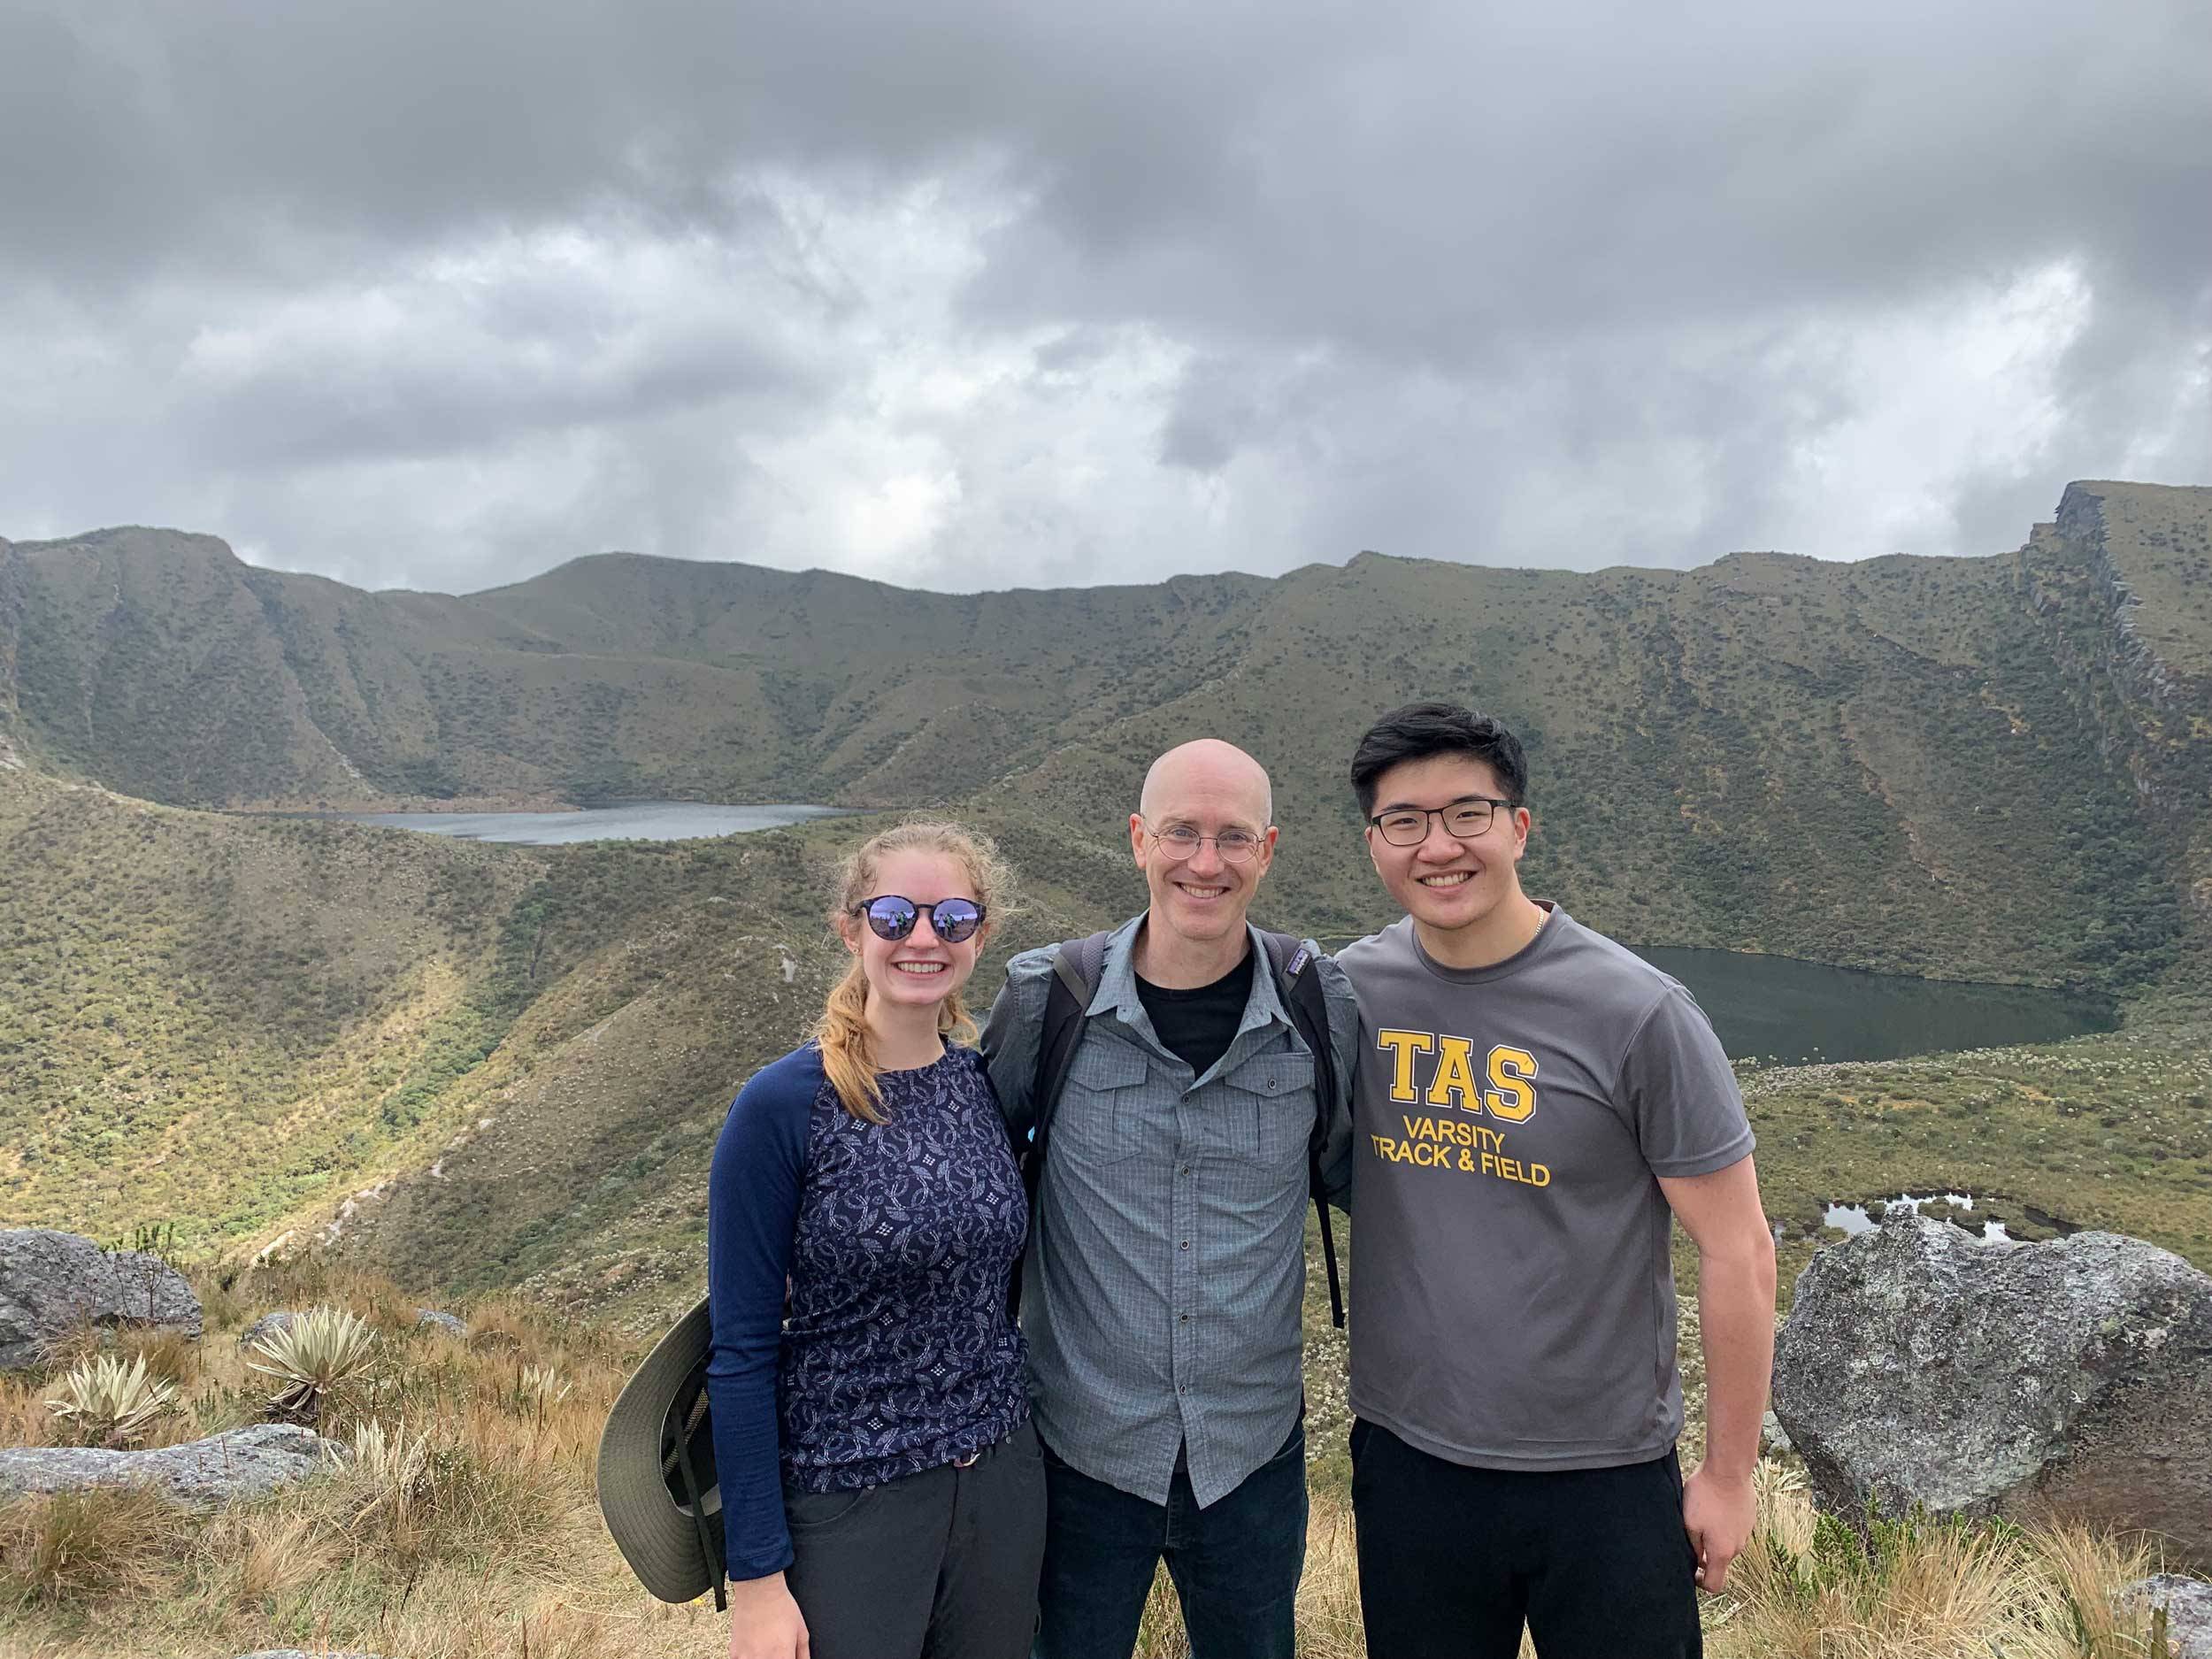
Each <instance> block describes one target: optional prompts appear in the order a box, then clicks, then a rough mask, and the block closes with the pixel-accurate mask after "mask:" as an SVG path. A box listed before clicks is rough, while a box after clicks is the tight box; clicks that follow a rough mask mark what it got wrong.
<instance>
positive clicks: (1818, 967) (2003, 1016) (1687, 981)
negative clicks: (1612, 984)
mask: <svg viewBox="0 0 2212 1659" xmlns="http://www.w3.org/2000/svg"><path fill="white" fill-rule="evenodd" d="M1636 954H1637V955H1638V956H1641V957H1643V958H1644V960H1645V961H1647V962H1648V963H1650V964H1652V965H1653V966H1655V967H1657V968H1659V969H1661V970H1663V972H1667V973H1671V974H1672V975H1673V976H1674V977H1675V978H1676V979H1679V980H1681V981H1682V983H1683V984H1684V985H1686V986H1687V987H1689V988H1690V994H1691V995H1693V996H1694V997H1696V998H1697V1000H1698V1005H1699V1006H1700V1007H1701V1008H1702V1009H1704V1010H1705V1013H1706V1017H1707V1018H1709V1019H1710V1020H1711V1021H1712V1022H1713V1029H1714V1030H1715V1031H1717V1033H1720V1041H1721V1046H1722V1047H1723V1048H1725V1049H1727V1050H1728V1053H1729V1056H1730V1057H1731V1058H1732V1059H1741V1058H1743V1057H1745V1056H1757V1057H1758V1058H1760V1059H1762V1060H1769V1059H1771V1060H1778V1061H1780V1062H1782V1063H1783V1064H1791V1065H1802V1064H1812V1063H1816V1062H1820V1061H1824V1060H1890V1059H1895V1058H1897V1057H1898V1056H1901V1055H1909V1054H1939V1053H1945V1052H1947V1051H1950V1050H1953V1049H1958V1048H1997V1047H2000V1046H2001V1045H2003V1044H2006V1043H2016V1042H2055V1041H2059V1040H2060V1039H2062V1038H2065V1037H2078V1036H2080V1035H2082V1034H2083V1033H2085V1032H2093V1031H2109V1030H2111V1029H2112V1028H2113V1025H2115V1024H2116V1022H2115V1021H2114V1019H2113V1018H2112V1016H2111V1012H2110V1010H2108V1009H2106V1008H2103V1007H2101V1006H2099V1005H2097V1004H2094V1003H2085V1002H2078V1001H2075V1000H2072V999H2070V998H2067V997H2064V996H2062V995H2059V994H2058V993H2056V992H2055V991H2039V990H2032V989H2029V988H2026V987H2021V986H2016V985H1955V984H1948V983H1946V982H1944V981H1941V980H1936V979H1913V978H1912V977H1910V976H1909V975H1906V974H1896V973H1863V972H1859V971H1858V970H1856V969H1854V968H1832V967H1828V966H1826V965H1825V964H1821V963H1817V962H1797V961H1793V960H1792V959H1791V958H1789V957H1787V956H1752V955H1748V954H1746V953H1743V952H1740V951H1733V950H1686V949H1678V948H1669V947H1658V946H1655V947H1651V948H1648V949H1638V950H1637V952H1636Z"/></svg>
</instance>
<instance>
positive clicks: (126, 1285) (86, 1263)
mask: <svg viewBox="0 0 2212 1659" xmlns="http://www.w3.org/2000/svg"><path fill="white" fill-rule="evenodd" d="M84 1325H152V1326H154V1327H155V1328H157V1329H159V1330H164V1331H175V1332H178V1333H181V1334H183V1335H185V1336H188V1337H190V1338H192V1339H193V1340H198V1339H199V1335H200V1299H199V1298H198V1297H197V1296H196V1295H194V1294H192V1286H189V1285H188V1284H187V1283H185V1279H184V1275H183V1274H181V1273H180V1272H179V1271H177V1270H176V1269H175V1268H173V1267H172V1266H170V1265H169V1263H166V1262H165V1261H163V1260H162V1259H161V1258H160V1257H159V1256H148V1255H144V1254H142V1253H141V1252H139V1251H136V1250H118V1251H115V1252H113V1253H112V1254H111V1253H110V1252H108V1251H105V1250H103V1249H102V1248H100V1247H99V1246H98V1245H96V1244H95V1243H94V1242H93V1241H92V1240H90V1239H83V1238H80V1237H78V1236H77V1235H76V1234H75V1233H57V1232H55V1231H54V1230H53V1229H51V1228H50V1227H26V1228H18V1229H13V1230H11V1231H8V1232H4V1233H0V1371H14V1370H19V1369H21V1368H22V1367H25V1366H28V1365H35V1364H37V1363H40V1362H41V1361H42V1359H44V1358H45V1356H46V1352H47V1350H48V1348H50V1346H51V1345H52V1344H53V1343H54V1342H56V1341H57V1340H59V1339H61V1338H63V1337H65V1336H67V1335H68V1334H69V1333H70V1332H72V1331H74V1330H77V1329H79V1328H80V1327H81V1326H84Z"/></svg>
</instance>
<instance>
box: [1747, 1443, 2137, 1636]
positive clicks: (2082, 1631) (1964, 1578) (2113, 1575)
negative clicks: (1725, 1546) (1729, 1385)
mask: <svg viewBox="0 0 2212 1659" xmlns="http://www.w3.org/2000/svg"><path fill="white" fill-rule="evenodd" d="M1760 1487H1761V1490H1760V1499H1761V1514H1760V1523H1759V1529H1758V1531H1757V1532H1756V1533H1755V1534H1754V1536H1753V1538H1752V1541H1751V1547H1750V1548H1748V1549H1747V1551H1746V1552H1745V1553H1744V1555H1743V1556H1742V1557H1741V1558H1740V1560H1739V1561H1738V1563H1737V1565H1736V1569H1735V1571H1734V1572H1733V1573H1732V1575H1731V1578H1730V1589H1729V1593H1728V1594H1726V1595H1725V1596H1724V1597H1723V1598H1720V1599H1719V1600H1718V1601H1717V1602H1709V1603H1708V1605H1707V1620H1706V1623H1707V1631H1708V1642H1707V1646H1708V1649H1709V1652H1710V1653H1711V1654H1712V1655H1714V1659H1990V1656H1991V1655H2005V1659H2153V1655H2152V1647H2151V1643H2150V1617H2149V1615H2148V1613H2147V1611H2145V1610H2143V1609H2137V1608H2132V1607H2129V1606H2126V1605H2124V1604H2123V1603H2122V1601H2120V1599H2119V1595H2118V1592H2119V1591H2120V1590H2122V1589H2123V1588H2124V1587H2125V1586H2127V1585H2129V1584H2131V1583H2132V1582H2133V1581H2134V1580H2136V1579H2138V1578H2142V1577H2144V1576H2145V1575H2147V1574H2148V1573H2150V1572H2152V1571H2155V1562H2154V1555H2153V1552H2152V1551H2151V1549H2150V1548H2148V1546H2147V1545H2146V1544H2144V1543H2142V1542H2141V1541H2139V1540H2132V1541H2131V1540H2116V1539H2112V1538H2109V1537H2106V1536H2102V1535H2100V1534H2096V1533H2092V1532H2088V1531H2086V1530H2085V1529H2083V1528H2080V1527H2078V1526H2066V1525H2054V1526H2050V1527H2047V1528H2041V1529H2037V1530H2033V1531H2028V1530H2024V1529H2022V1528H2019V1527H2016V1526H2011V1525H2004V1524H2001V1523H2000V1524H1993V1525H1978V1526H1974V1525H1964V1524H1962V1523H1943V1522H1930V1521H1909V1522H1903V1523H1899V1524H1895V1525H1878V1526H1877V1527H1876V1528H1875V1529H1874V1535H1873V1538H1872V1540H1871V1548H1867V1547H1866V1546H1864V1545H1863V1544H1862V1543H1861V1541H1860V1540H1859V1539H1858V1538H1857V1536H1856V1535H1855V1534H1854V1533H1853V1532H1851V1531H1850V1530H1849V1529H1848V1528H1847V1527H1846V1526H1844V1525H1842V1524H1841V1523H1839V1522H1838V1521H1835V1520H1833V1519H1831V1518H1826V1517H1820V1516H1818V1515H1816V1513H1815V1512H1814V1509H1813V1507H1812V1503H1811V1502H1810V1500H1809V1498H1808V1496H1807V1494H1806V1493H1805V1491H1804V1488H1803V1486H1802V1485H1801V1483H1800V1482H1799V1481H1797V1480H1796V1479H1795V1478H1794V1477H1792V1476H1786V1475H1783V1474H1782V1473H1781V1472H1780V1471H1777V1470H1775V1469H1773V1468H1772V1467H1771V1466H1763V1468H1762V1471H1761V1479H1760ZM2156 1659H2165V1655H2157V1656H2156Z"/></svg>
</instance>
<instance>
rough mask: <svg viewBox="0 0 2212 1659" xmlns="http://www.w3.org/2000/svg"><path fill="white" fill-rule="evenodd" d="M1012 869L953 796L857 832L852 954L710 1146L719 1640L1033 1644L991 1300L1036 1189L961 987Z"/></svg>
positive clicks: (1022, 1456)
mask: <svg viewBox="0 0 2212 1659" xmlns="http://www.w3.org/2000/svg"><path fill="white" fill-rule="evenodd" d="M1006 886H1007V881H1006V870H1005V866H1004V864H1002V862H1001V860H1000V858H999V856H998V854H997V852H996V849H994V848H993V847H992V846H991V844H990V842H989V841H987V840H985V839H984V838H983V837H982V836H980V835H976V834H972V833H969V832H967V831H965V830H963V829H960V828H958V827H957V826H953V825H949V824H933V823H923V824H904V825H901V826H898V827H896V828H895V829H890V830H886V831H885V832H883V833H881V834H879V835H876V836H874V837H872V838H871V839H870V840H869V841H867V842H866V843H865V844H864V845H863V846H862V847H861V848H860V849H859V850H858V851H857V852H856V853H855V854H853V856H851V857H849V858H848V859H847V860H846V861H845V864H844V867H843V870H842V871H841V875H840V880H839V885H838V890H837V896H836V900H835V903H834V905H833V910H832V913H831V920H832V922H833V925H834V926H835V927H836V929H837V933H838V937H839V938H840V939H841V941H843V943H844V946H845V949H847V950H848V951H849V952H850V953H851V956H852V962H851V965H850V966H849V968H848V969H847V970H846V972H845V975H844V977H843V978H842V979H840V980H839V981H838V983H837V985H836V987H835V988H833V990H832V991H831V992H830V994H829V997H828V1000H827V1002H826V1005H825V1006H824V1008H823V1010H822V1013H821V1017H820V1018H819V1019H818V1020H817V1021H816V1023H815V1025H814V1030H813V1034H812V1036H811V1037H810V1040H809V1041H807V1042H806V1043H805V1045H804V1046H803V1047H801V1048H797V1049H795V1050H794V1051H793V1052H792V1053H790V1054H787V1055H786V1056H784V1057H783V1058H782V1059H780V1060H778V1061H776V1062H775V1063H774V1064H771V1065H769V1066H767V1067H766V1068H764V1070H763V1071H760V1072H759V1073H757V1075H756V1076H755V1077H754V1078H753V1079H752V1080H751V1081H750V1082H749V1083H747V1084H746V1085H745V1087H744V1088H743V1090H742V1091H741V1093H740V1094H739V1095H738V1097H737V1102H736V1103H735V1104H734V1105H733V1106H732V1107H731V1109H730V1116H729V1120H728V1122H727V1123H726V1125H724V1127H723V1130H722V1138H721V1141H719V1143H718V1145H717V1147H716V1148H715V1154H714V1171H713V1176H712V1179H711V1181H710V1187H709V1200H708V1224H707V1277H708V1300H709V1304H710V1313H711V1317H712V1321H713V1332H714V1335H713V1349H712V1353H711V1355H710V1360H709V1363H708V1369H707V1378H708V1384H707V1386H708V1393H709V1397H710V1402H711V1407H712V1410H713V1421H714V1451H715V1464H716V1469H717V1472H718V1480H719V1484H720V1488H721V1499H722V1517H723V1530H724V1536H725V1540H726V1544H727V1547H728V1557H729V1570H730V1578H732V1580H733V1582H732V1584H731V1585H730V1603H731V1611H732V1615H733V1617H732V1620H731V1628H730V1655H731V1659H1020V1655H1026V1654H1027V1653H1028V1651H1029V1644H1030V1636H1031V1632H1032V1630H1033V1626H1034V1624H1035V1620H1036V1606H1037V1578H1038V1570H1039V1566H1040V1563H1041V1559H1042V1555H1043V1551H1044V1512H1045V1488H1044V1468H1043V1464H1042V1462H1041V1456H1040V1454H1039V1452H1038V1449H1037V1440H1036V1432H1035V1431H1034V1430H1033V1429H1032V1428H1031V1427H1030V1425H1029V1402H1028V1398H1027V1395H1026V1394H1025V1391H1024V1387H1023V1376H1022V1368H1023V1349H1022V1340H1021V1336H1020V1333H1019V1332H1018V1330H1017V1329H1016V1328H1015V1326H1014V1325H1013V1323H1012V1321H1011V1320H1010V1318H1009V1317H1008V1316H1007V1281H1008V1277H1009V1274H1010V1271H1012V1268H1013V1264H1014V1261H1015V1259H1016V1257H1017V1256H1018V1255H1019V1253H1020V1251H1021V1248H1022V1242H1023V1239H1024V1237H1025V1233H1026V1231H1027V1226H1028V1210H1027V1207H1026V1205H1025V1201H1024V1197H1023V1193H1022V1185H1021V1179H1020V1176H1019V1175H1018V1172H1017V1171H1016V1168H1015V1164H1014V1159H1013V1154H1012V1151H1011V1149H1010V1148H1009V1146H1008V1144H1007V1139H1006V1129H1005V1124H1004V1120H1003V1119H1002V1118H1001V1116H1000V1114H999V1110H998V1105H997V1102H996V1101H995V1099H994V1098H993V1096H992V1094H991V1085H990V1082H989V1080H988V1079H987V1077H986V1075H985V1073H984V1070H983V1063H982V1060H981V1057H980V1056H979V1055H978V1054H977V1053H976V1051H975V1049H974V1048H972V1046H968V1045H972V1043H973V1042H974V1041H975V1036H976V1031H975V1025H974V1022H973V1021H972V1019H971V1018H969V1017H968V1013H967V1010H966V1009H965V1007H964V1005H963V1003H962V1001H961V990H962V987H964V986H965V985H966V983H967V981H968V978H969V976H970V975H971V974H972V973H973V972H974V971H975V964H976V957H977V956H978V954H979V951H980V949H981V947H982V943H983V940H984V938H985V936H986V934H987V933H988V932H989V926H990V924H989V921H988V918H989V915H990V912H991V909H992V907H993V905H994V904H995V903H997V904H999V905H1001V906H1003V903H1004V894H1005V888H1006Z"/></svg>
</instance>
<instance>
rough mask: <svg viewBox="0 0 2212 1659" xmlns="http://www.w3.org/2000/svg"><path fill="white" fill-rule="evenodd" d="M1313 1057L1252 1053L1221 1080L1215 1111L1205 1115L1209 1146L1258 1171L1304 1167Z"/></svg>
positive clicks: (1310, 1127)
mask: <svg viewBox="0 0 2212 1659" xmlns="http://www.w3.org/2000/svg"><path fill="white" fill-rule="evenodd" d="M1313 1112H1314V1102H1313V1059H1312V1056H1310V1055H1304V1054H1268V1055H1255V1056H1253V1057H1252V1058H1251V1059H1249V1060H1247V1061H1246V1062H1245V1063H1244V1064H1242V1065H1240V1066H1239V1067H1237V1069H1236V1070H1235V1071H1233V1072H1232V1073H1231V1074H1230V1075H1229V1076H1227V1077H1225V1078H1224V1079H1222V1090H1221V1102H1220V1110H1218V1111H1217V1112H1213V1113H1210V1114H1209V1120H1210V1121H1209V1128H1210V1131H1211V1133H1210V1134H1209V1136H1208V1141H1209V1145H1210V1149H1212V1150H1215V1151H1217V1152H1220V1153H1223V1154H1225V1155H1228V1156H1233V1157H1238V1158H1242V1159H1247V1160H1249V1161H1250V1162H1252V1163H1254V1164H1257V1165H1259V1166H1260V1167H1261V1168H1262V1169H1263V1170H1267V1171H1273V1170H1275V1168H1276V1167H1277V1166H1278V1165H1287V1164H1297V1165H1299V1167H1300V1168H1303V1167H1304V1164H1305V1159H1306V1146H1307V1142H1308V1141H1309V1140H1310V1138H1311V1136H1312V1133H1313Z"/></svg>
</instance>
